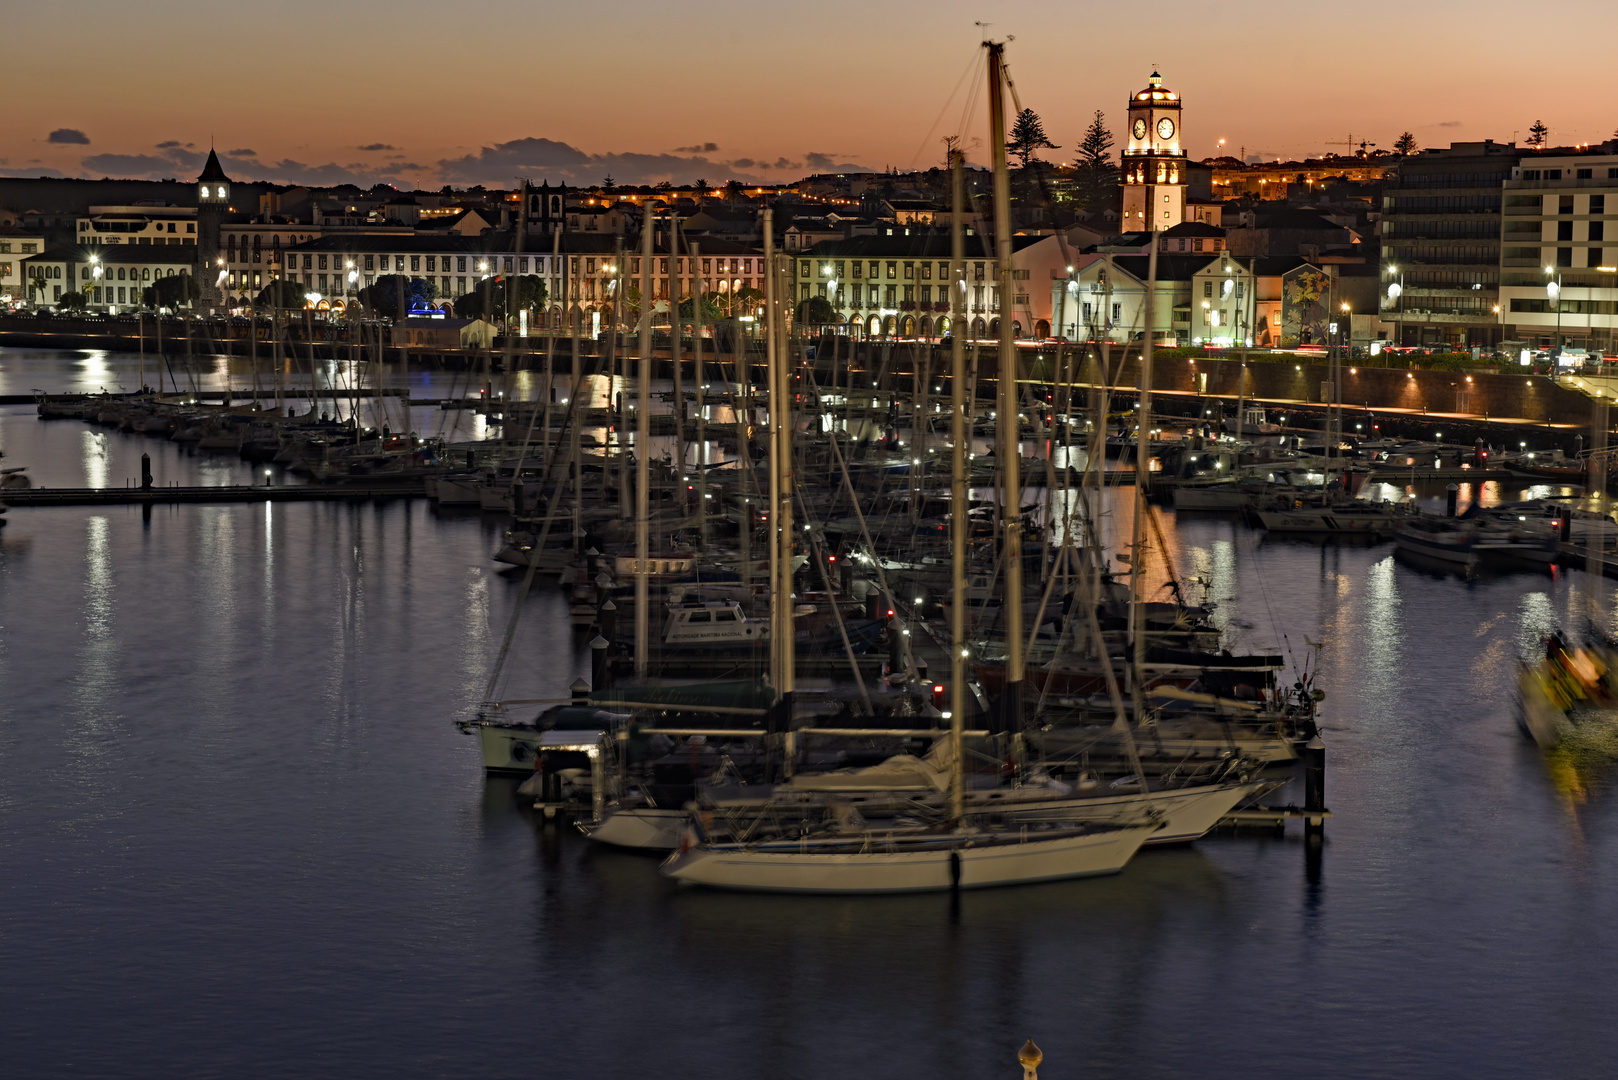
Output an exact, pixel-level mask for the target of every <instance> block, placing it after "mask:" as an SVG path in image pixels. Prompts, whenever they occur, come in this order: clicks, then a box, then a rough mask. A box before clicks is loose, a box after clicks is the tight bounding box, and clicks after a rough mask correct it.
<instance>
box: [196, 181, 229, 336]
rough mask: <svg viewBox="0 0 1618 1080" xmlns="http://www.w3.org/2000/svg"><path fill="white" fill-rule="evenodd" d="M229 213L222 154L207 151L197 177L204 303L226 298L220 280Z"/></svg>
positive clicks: (198, 277)
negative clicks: (222, 234) (221, 240)
mask: <svg viewBox="0 0 1618 1080" xmlns="http://www.w3.org/2000/svg"><path fill="white" fill-rule="evenodd" d="M229 212H230V177H228V176H226V175H225V170H224V169H223V168H221V167H220V165H219V155H218V154H216V153H214V152H213V151H212V150H209V151H208V162H207V164H206V165H204V166H203V167H202V175H201V176H199V177H197V266H196V281H197V285H198V286H199V287H201V289H202V303H203V304H205V305H213V304H218V303H222V302H223V301H224V290H223V289H221V288H220V286H219V281H220V278H221V277H223V275H224V269H225V265H224V263H223V262H221V261H220V258H219V255H220V243H219V229H220V226H221V225H223V224H224V221H225V215H226V214H227V213H229Z"/></svg>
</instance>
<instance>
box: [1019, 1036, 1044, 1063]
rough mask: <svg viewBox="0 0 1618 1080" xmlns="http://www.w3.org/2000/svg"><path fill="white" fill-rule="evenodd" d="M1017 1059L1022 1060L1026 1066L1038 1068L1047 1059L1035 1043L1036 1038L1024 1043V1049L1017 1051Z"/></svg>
mask: <svg viewBox="0 0 1618 1080" xmlns="http://www.w3.org/2000/svg"><path fill="white" fill-rule="evenodd" d="M1017 1060H1018V1061H1020V1062H1022V1064H1023V1067H1024V1068H1028V1069H1033V1068H1038V1066H1039V1063H1040V1062H1041V1061H1044V1060H1045V1055H1044V1054H1043V1053H1042V1052H1041V1051H1040V1049H1039V1047H1037V1046H1035V1045H1034V1040H1033V1039H1029V1040H1028V1041H1027V1042H1025V1043H1023V1044H1022V1049H1021V1050H1018V1051H1017Z"/></svg>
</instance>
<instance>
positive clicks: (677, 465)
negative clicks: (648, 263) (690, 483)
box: [669, 210, 690, 518]
mask: <svg viewBox="0 0 1618 1080" xmlns="http://www.w3.org/2000/svg"><path fill="white" fill-rule="evenodd" d="M669 369H670V371H671V372H672V373H673V375H674V497H675V500H676V502H677V503H678V504H679V507H680V517H681V518H684V517H685V515H686V511H687V508H688V507H689V505H690V503H689V501H688V500H687V499H686V497H685V382H684V380H682V379H681V378H680V219H679V217H678V216H677V215H675V214H674V212H673V211H672V210H671V211H670V212H669Z"/></svg>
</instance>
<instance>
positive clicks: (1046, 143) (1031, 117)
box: [1006, 109, 1061, 169]
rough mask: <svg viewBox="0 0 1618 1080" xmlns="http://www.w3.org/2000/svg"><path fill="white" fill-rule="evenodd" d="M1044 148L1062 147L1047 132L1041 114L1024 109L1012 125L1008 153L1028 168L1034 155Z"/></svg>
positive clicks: (1007, 145)
mask: <svg viewBox="0 0 1618 1080" xmlns="http://www.w3.org/2000/svg"><path fill="white" fill-rule="evenodd" d="M1042 149H1049V150H1060V149H1061V147H1059V146H1057V145H1056V144H1055V143H1053V142H1051V140H1050V136H1048V135H1046V134H1045V123H1044V121H1042V120H1041V119H1040V118H1039V114H1038V113H1036V112H1035V111H1034V110H1033V109H1024V110H1023V111H1022V112H1020V113H1018V114H1017V120H1016V122H1015V123H1013V124H1012V125H1011V134H1010V136H1009V137H1008V138H1007V139H1006V153H1008V154H1010V155H1011V156H1012V157H1014V158H1016V159H1017V161H1018V163H1019V164H1020V165H1021V166H1022V167H1023V168H1024V169H1026V168H1028V166H1029V165H1030V164H1031V163H1032V162H1033V160H1034V155H1035V154H1037V153H1039V151H1040V150H1042Z"/></svg>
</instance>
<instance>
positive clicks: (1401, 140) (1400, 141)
mask: <svg viewBox="0 0 1618 1080" xmlns="http://www.w3.org/2000/svg"><path fill="white" fill-rule="evenodd" d="M1393 152H1394V153H1395V154H1398V155H1399V156H1400V157H1409V156H1410V155H1411V154H1414V153H1415V152H1416V137H1415V136H1414V135H1412V134H1410V132H1408V131H1407V132H1405V133H1404V134H1403V135H1400V136H1399V137H1398V138H1397V139H1395V140H1393Z"/></svg>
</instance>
